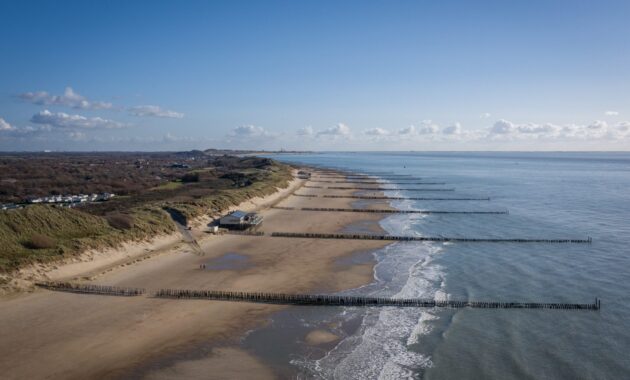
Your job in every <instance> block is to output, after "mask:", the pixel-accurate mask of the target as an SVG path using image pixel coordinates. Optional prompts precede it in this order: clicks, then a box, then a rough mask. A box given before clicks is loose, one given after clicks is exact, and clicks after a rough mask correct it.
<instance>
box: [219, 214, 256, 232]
mask: <svg viewBox="0 0 630 380" xmlns="http://www.w3.org/2000/svg"><path fill="white" fill-rule="evenodd" d="M261 223H262V216H260V215H258V214H257V213H255V212H245V211H240V210H237V211H234V212H231V213H229V214H227V215H226V216H224V217H222V218H221V219H219V225H220V226H221V227H223V228H228V229H231V230H246V229H248V228H252V227H256V226H258V225H260V224H261Z"/></svg>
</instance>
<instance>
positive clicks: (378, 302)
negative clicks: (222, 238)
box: [36, 281, 601, 310]
mask: <svg viewBox="0 0 630 380" xmlns="http://www.w3.org/2000/svg"><path fill="white" fill-rule="evenodd" d="M36 285H37V286H39V287H41V288H45V289H48V290H54V291H61V292H70V293H81V294H95V295H110V296H123V297H129V296H140V295H144V294H146V290H145V289H144V288H129V287H117V286H109V285H94V284H81V283H71V282H54V281H50V282H38V283H37V284H36ZM151 295H152V296H153V297H156V298H171V299H206V300H216V301H244V302H260V303H273V304H283V305H311V306H393V307H445V308H464V307H470V308H484V309H563V310H599V308H600V307H601V301H600V300H599V299H597V298H596V299H595V303H593V304H579V303H539V302H494V301H491V302H489V301H454V300H431V299H421V298H384V297H357V296H336V295H317V294H286V293H268V292H238V291H221V290H188V289H159V290H157V291H155V292H153V293H152V294H151Z"/></svg>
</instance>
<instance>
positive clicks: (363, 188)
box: [304, 186, 455, 191]
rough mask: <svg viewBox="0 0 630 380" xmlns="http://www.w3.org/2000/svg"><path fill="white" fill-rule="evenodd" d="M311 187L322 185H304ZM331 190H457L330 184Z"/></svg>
mask: <svg viewBox="0 0 630 380" xmlns="http://www.w3.org/2000/svg"><path fill="white" fill-rule="evenodd" d="M304 187H310V188H318V189H321V188H322V187H321V186H304ZM326 188H327V189H330V190H370V191H372V190H374V191H382V190H405V191H455V189H414V188H386V187H385V188H383V187H346V186H328V187H326Z"/></svg>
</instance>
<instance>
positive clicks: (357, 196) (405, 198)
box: [294, 194, 490, 201]
mask: <svg viewBox="0 0 630 380" xmlns="http://www.w3.org/2000/svg"><path fill="white" fill-rule="evenodd" d="M294 195H298V194H294ZM309 196H311V195H309ZM315 197H316V196H315ZM322 198H346V199H386V200H387V199H389V200H413V201H489V200H490V197H487V198H417V197H384V196H376V195H374V196H371V195H323V196H322Z"/></svg>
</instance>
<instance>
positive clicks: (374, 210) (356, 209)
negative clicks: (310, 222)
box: [271, 206, 509, 214]
mask: <svg viewBox="0 0 630 380" xmlns="http://www.w3.org/2000/svg"><path fill="white" fill-rule="evenodd" d="M271 208H273V209H278V210H300V211H328V212H367V213H376V214H508V213H509V212H508V211H507V210H506V211H441V210H384V209H369V208H332V207H301V208H297V207H284V206H273V207H271Z"/></svg>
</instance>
